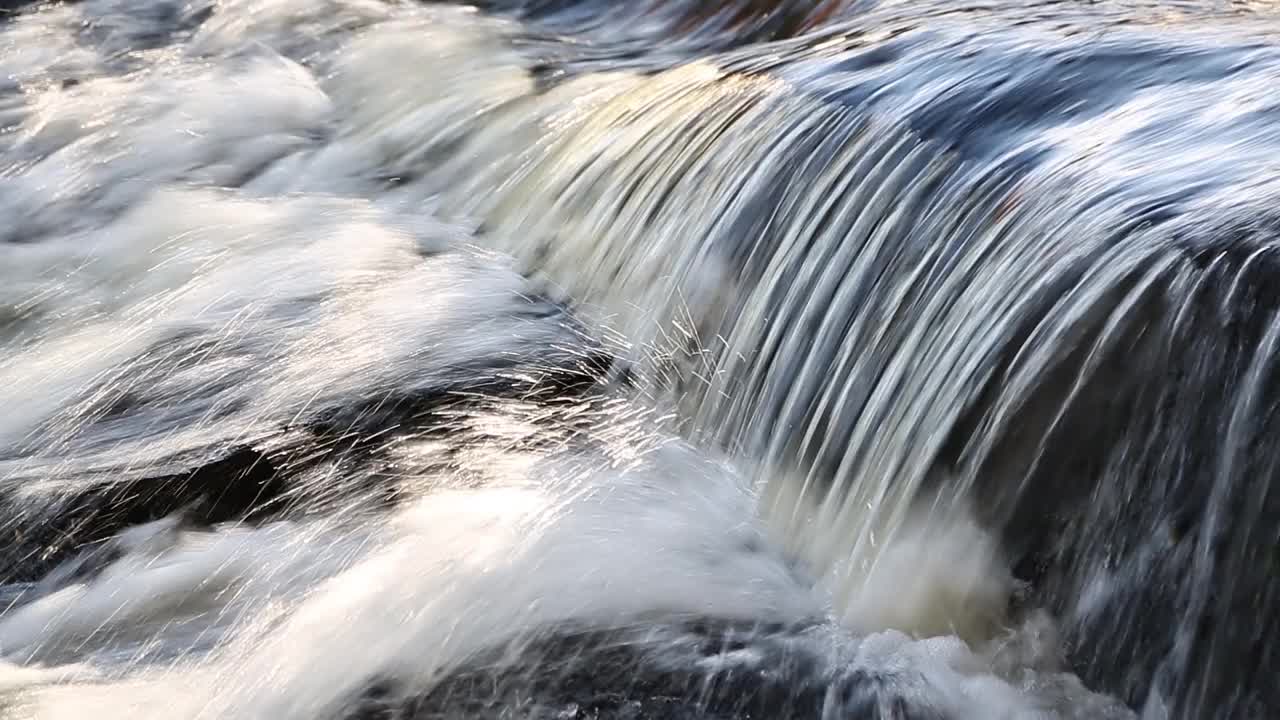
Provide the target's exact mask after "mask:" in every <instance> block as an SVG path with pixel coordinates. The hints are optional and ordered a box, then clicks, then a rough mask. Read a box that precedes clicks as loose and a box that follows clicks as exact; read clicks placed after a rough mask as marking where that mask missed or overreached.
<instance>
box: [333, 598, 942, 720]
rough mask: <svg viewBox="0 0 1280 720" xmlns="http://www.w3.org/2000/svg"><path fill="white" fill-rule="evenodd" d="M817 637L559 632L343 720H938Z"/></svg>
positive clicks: (904, 687)
mask: <svg viewBox="0 0 1280 720" xmlns="http://www.w3.org/2000/svg"><path fill="white" fill-rule="evenodd" d="M821 632H822V630H821V628H820V627H809V628H806V627H784V626H758V625H751V624H748V623H738V622H728V621H720V620H707V621H703V622H698V623H691V624H672V623H669V622H666V621H655V622H654V623H653V624H652V625H650V626H647V627H644V628H633V629H628V630H615V631H606V630H579V631H574V630H572V629H565V630H562V631H559V632H556V633H553V634H551V635H548V636H545V637H542V638H539V639H536V640H534V641H532V642H530V643H528V644H527V645H525V646H523V647H521V649H520V650H519V653H518V656H517V657H516V658H515V659H514V660H513V659H512V658H511V656H510V651H506V652H504V653H502V654H499V655H495V656H494V657H493V658H490V659H488V660H480V661H478V662H476V663H474V664H472V665H471V666H469V667H467V668H463V669H462V670H461V671H460V672H458V673H455V674H453V675H451V676H450V677H448V678H446V679H445V680H444V681H443V682H441V683H440V684H439V685H437V686H436V687H435V688H433V689H432V690H431V691H430V692H428V693H426V694H422V695H414V694H412V693H406V692H405V691H404V690H403V689H400V688H397V687H396V685H395V683H389V682H379V683H373V684H372V685H371V687H370V689H369V691H368V692H366V693H365V695H364V696H363V697H362V698H361V700H360V701H359V702H358V703H356V704H355V705H354V706H353V707H352V708H350V709H349V711H348V712H347V713H346V714H345V715H344V720H381V719H383V718H386V719H388V720H389V719H390V718H402V719H403V720H462V719H463V718H475V719H477V720H480V719H491V720H497V718H508V717H521V718H538V719H539V720H543V719H545V720H551V719H552V718H557V719H565V720H588V719H590V720H659V719H662V720H742V719H746V718H762V719H763V718H784V717H794V718H851V719H856V720H946V719H947V718H948V717H949V716H948V715H946V714H944V713H943V712H941V711H940V710H938V709H937V708H936V707H933V706H931V705H930V704H929V702H928V701H927V700H925V699H924V698H926V697H927V692H921V690H922V688H924V687H925V686H924V684H923V680H922V679H921V678H918V677H914V676H911V675H910V674H905V675H904V674H899V673H893V672H880V671H871V670H866V669H857V670H852V671H851V670H847V669H845V668H842V667H840V665H839V664H838V663H836V662H834V661H833V658H832V657H829V656H828V655H827V654H826V652H825V650H826V649H827V647H828V646H827V644H826V643H825V642H824V640H823V638H822V636H821Z"/></svg>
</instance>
